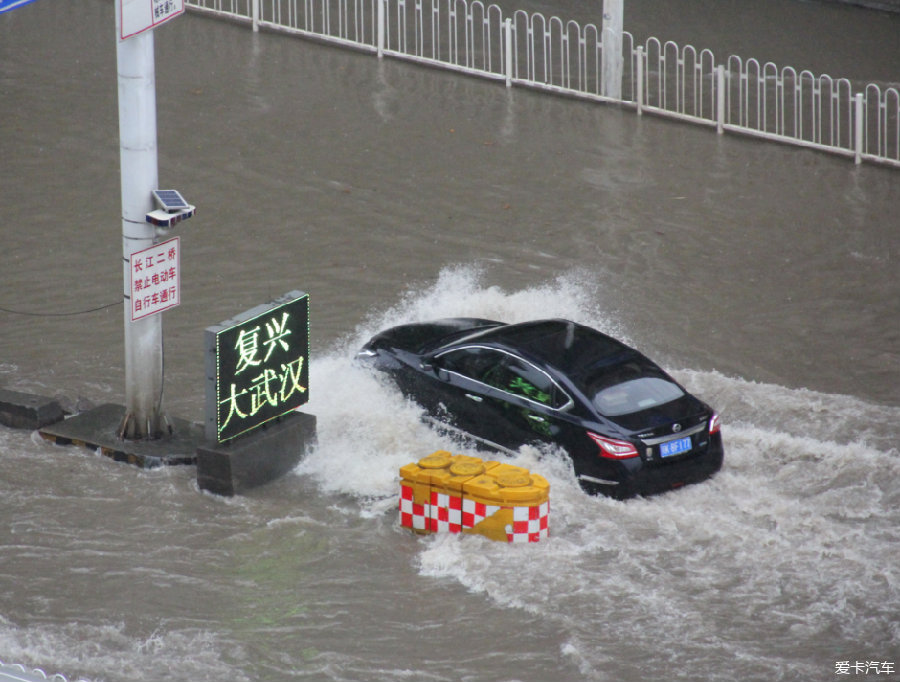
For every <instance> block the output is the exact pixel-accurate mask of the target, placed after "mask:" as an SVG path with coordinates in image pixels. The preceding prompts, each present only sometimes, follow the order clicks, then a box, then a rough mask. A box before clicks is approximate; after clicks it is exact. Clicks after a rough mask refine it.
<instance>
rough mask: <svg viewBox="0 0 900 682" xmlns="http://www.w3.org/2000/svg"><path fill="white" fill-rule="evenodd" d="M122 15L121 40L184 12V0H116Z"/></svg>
mask: <svg viewBox="0 0 900 682" xmlns="http://www.w3.org/2000/svg"><path fill="white" fill-rule="evenodd" d="M118 3H119V8H120V9H119V11H120V12H121V16H122V28H121V33H120V37H121V39H122V40H125V39H126V38H130V37H131V36H134V35H137V34H138V33H142V32H143V31H146V30H147V29H150V28H156V27H157V26H159V25H160V24H162V23H164V22H166V21H168V20H169V19H172V18H173V17H177V16H178V15H179V14H182V13H183V12H184V0H118Z"/></svg>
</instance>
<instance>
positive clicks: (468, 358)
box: [437, 348, 506, 383]
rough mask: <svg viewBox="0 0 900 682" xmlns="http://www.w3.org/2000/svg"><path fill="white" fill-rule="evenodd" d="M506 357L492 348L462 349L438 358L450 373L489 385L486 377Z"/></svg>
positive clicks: (439, 363) (440, 363) (440, 364)
mask: <svg viewBox="0 0 900 682" xmlns="http://www.w3.org/2000/svg"><path fill="white" fill-rule="evenodd" d="M505 357H506V356H505V354H504V353H501V352H499V351H495V350H491V349H490V348H462V349H460V350H454V351H450V352H449V353H444V354H443V355H441V356H440V357H438V358H437V363H438V365H439V366H440V367H442V368H443V369H446V370H447V371H449V372H455V373H456V374H460V375H462V376H464V377H468V378H469V379H474V380H475V381H480V382H482V383H489V382H488V381H486V379H485V377H486V376H489V375H490V374H491V373H492V372H493V371H494V370H495V369H496V368H497V367H499V366H500V365H501V364H502V363H503V360H504V358H505Z"/></svg>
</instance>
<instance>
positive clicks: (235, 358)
mask: <svg viewBox="0 0 900 682" xmlns="http://www.w3.org/2000/svg"><path fill="white" fill-rule="evenodd" d="M206 350H207V373H206V376H207V390H206V436H207V438H208V439H209V440H213V441H215V442H217V443H222V442H225V441H227V440H231V439H232V438H234V437H236V436H239V435H241V434H244V433H247V432H248V431H251V430H252V429H255V428H257V427H258V426H261V425H262V424H264V423H266V422H267V421H270V420H272V419H276V418H277V417H280V416H282V415H284V414H287V413H288V412H291V411H292V410H296V409H297V408H298V407H300V406H301V405H303V404H305V403H306V402H307V401H308V400H309V295H308V294H305V293H303V292H302V291H291V292H289V293H287V294H285V295H284V296H281V297H280V298H278V299H276V300H274V301H272V302H270V303H267V304H264V305H261V306H257V307H256V308H253V309H251V310H248V311H247V312H245V313H243V314H242V315H239V316H238V317H236V318H234V319H232V320H227V321H226V322H222V323H221V324H218V325H215V326H212V327H208V328H207V329H206Z"/></svg>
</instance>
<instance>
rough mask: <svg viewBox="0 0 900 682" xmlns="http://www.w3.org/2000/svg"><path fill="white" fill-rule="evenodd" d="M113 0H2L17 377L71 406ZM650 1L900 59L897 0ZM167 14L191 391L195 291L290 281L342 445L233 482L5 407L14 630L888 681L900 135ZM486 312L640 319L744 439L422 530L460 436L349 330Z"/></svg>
mask: <svg viewBox="0 0 900 682" xmlns="http://www.w3.org/2000/svg"><path fill="white" fill-rule="evenodd" d="M506 6H507V5H504V7H506ZM509 6H511V5H509ZM523 7H525V6H524V5H523ZM525 8H528V9H532V10H536V11H542V12H544V13H545V14H560V15H563V16H567V17H568V16H572V17H573V18H577V19H579V20H581V21H584V20H590V18H591V14H592V13H595V12H597V3H587V2H573V3H571V4H567V5H566V6H559V5H553V4H549V3H542V2H533V3H532V4H531V5H528V6H527V7H525ZM113 10H114V8H113V4H112V3H111V2H108V1H107V0H82V2H79V3H67V2H59V0H38V1H37V2H34V3H32V4H29V5H27V6H25V7H23V8H21V9H19V10H16V11H14V12H9V13H6V14H3V15H0V235H2V237H3V248H2V249H0V387H2V388H6V389H12V390H17V391H26V392H32V393H38V394H43V395H51V396H59V397H60V399H61V400H62V401H64V403H65V404H66V405H67V406H69V407H70V408H71V409H75V407H76V405H79V406H84V405H87V404H100V403H106V402H112V403H121V402H122V401H123V399H124V398H123V392H124V369H123V362H124V360H123V332H122V326H123V311H122V305H121V291H122V267H121V258H122V247H121V217H120V216H121V208H120V190H119V167H118V158H119V146H118V145H119V142H118V109H117V101H116V97H117V90H116V64H115V60H116V56H115V42H114V40H115V27H114V12H113ZM625 16H626V18H625V28H626V30H629V31H631V32H632V33H634V34H635V36H636V37H638V38H639V39H644V38H646V37H647V36H650V35H655V36H657V37H660V38H662V39H672V40H675V41H676V42H679V43H680V44H685V43H690V44H693V45H695V46H698V47H709V48H710V49H713V50H714V51H715V52H716V54H717V55H719V54H723V55H724V54H727V53H731V52H734V53H737V54H741V55H742V56H745V57H757V58H759V59H760V60H773V61H776V62H777V63H779V64H781V65H790V66H794V67H795V68H797V69H798V70H799V69H801V68H809V69H811V70H813V71H814V72H816V73H829V74H830V75H832V76H834V77H842V76H846V77H848V78H850V79H852V80H853V82H854V84H865V83H867V82H875V83H878V84H879V85H880V86H881V87H885V86H893V87H897V86H898V83H900V15H896V14H889V13H884V12H875V11H871V10H862V9H858V8H850V7H845V6H840V5H833V4H819V3H812V2H802V3H801V2H793V1H791V0H781V1H779V2H775V1H774V0H773V1H767V2H749V1H741V0H728V1H727V2H726V1H724V0H719V1H718V2H705V1H700V0H697V1H695V2H672V1H671V0H669V1H666V0H635V1H634V2H627V3H626V15H625ZM594 20H595V21H596V20H597V18H596V17H595V18H594ZM155 51H156V81H157V103H158V144H159V173H160V182H161V183H162V184H163V185H164V186H167V187H176V188H178V189H179V190H180V191H181V192H182V193H183V194H184V195H185V197H186V198H187V199H188V200H189V201H190V202H191V203H192V204H195V205H196V206H197V215H196V216H195V217H194V218H192V219H191V220H189V221H187V222H186V223H184V225H183V227H181V228H179V231H178V234H179V235H180V237H181V252H182V255H181V259H182V260H181V263H182V269H183V284H182V292H181V300H182V303H181V305H180V306H178V307H177V308H173V309H171V310H170V311H167V312H166V313H164V315H165V322H164V326H165V371H166V379H165V396H164V407H165V409H166V411H167V412H168V413H170V414H172V415H175V416H177V417H180V418H182V419H187V420H191V421H201V420H202V419H203V415H204V404H203V401H204V385H203V381H204V376H203V374H204V372H203V330H204V329H205V327H207V326H210V325H213V324H216V323H218V322H221V321H222V320H225V319H228V318H229V317H232V316H233V315H235V314H237V313H240V312H242V311H244V310H246V309H248V308H251V307H253V306H254V305H256V304H258V303H261V302H264V301H268V300H271V299H273V298H275V297H277V296H280V295H281V294H283V293H285V292H287V291H291V290H294V289H300V290H303V291H307V292H309V294H310V300H311V310H312V312H311V318H312V321H311V334H312V357H311V364H310V370H311V378H310V394H311V400H310V403H309V404H308V405H307V409H308V411H309V412H312V413H313V414H315V415H316V417H317V419H318V432H319V443H318V446H317V447H316V448H315V449H314V450H313V451H312V452H310V453H308V454H307V456H306V457H305V458H304V459H303V460H302V462H301V463H300V465H299V467H298V468H297V469H296V470H295V471H294V472H291V473H290V474H289V475H287V476H286V477H284V478H283V479H281V480H279V481H277V482H276V483H273V484H271V485H268V486H265V487H262V488H259V489H257V490H254V491H252V492H251V493H249V494H248V495H246V496H242V497H237V498H230V499H225V498H219V497H215V496H212V495H209V494H205V493H201V492H200V491H199V490H198V488H197V485H196V480H195V471H194V470H193V469H192V468H191V467H171V468H161V469H154V470H149V471H143V470H138V469H136V468H135V467H131V466H128V465H124V464H116V463H113V462H112V461H110V460H108V459H106V458H103V457H100V456H97V455H95V454H94V453H92V452H88V451H86V450H84V449H79V448H65V447H58V446H54V445H52V444H49V443H47V442H44V441H43V440H41V439H40V438H39V437H38V436H36V435H35V434H32V433H29V432H27V431H25V432H23V431H17V430H12V429H5V428H0V660H3V661H12V662H22V663H26V664H30V665H34V666H40V667H41V668H43V669H44V670H47V671H51V672H56V671H58V672H60V673H62V674H64V675H66V676H67V677H68V678H69V679H77V678H83V679H86V680H90V681H91V682H94V681H98V682H99V681H101V680H102V681H110V682H111V681H116V682H118V681H122V682H126V681H127V682H131V681H133V680H140V681H146V682H151V681H152V682H157V681H158V680H177V681H182V680H183V681H185V682H187V681H192V682H193V681H194V680H209V681H214V680H215V681H218V680H225V679H228V680H236V681H243V680H246V681H252V682H268V681H272V682H276V681H282V680H294V679H296V680H316V681H318V680H323V681H331V680H334V681H337V680H386V681H391V682H394V681H401V680H404V681H405V680H429V681H431V680H434V681H438V680H440V681H443V680H447V681H449V680H454V681H455V680H467V681H484V682H499V681H507V680H508V681H510V682H511V681H513V680H517V681H522V682H545V681H547V680H565V681H569V680H571V681H573V682H574V681H578V680H590V681H600V682H606V681H609V682H612V681H617V682H618V681H622V680H626V681H629V682H630V681H635V682H636V681H638V680H641V681H643V680H696V679H704V680H714V681H722V682H726V681H729V682H730V681H732V680H736V679H740V680H760V681H762V680H766V681H770V680H796V681H798V682H809V681H819V680H822V681H825V680H832V679H835V678H837V679H845V678H844V677H837V676H838V674H839V673H842V672H844V671H847V672H848V673H849V674H850V676H851V679H853V677H854V676H860V675H863V674H869V675H874V676H879V677H878V678H879V679H887V680H892V679H900V673H898V672H896V671H897V670H898V667H900V620H898V617H897V614H898V613H900V593H898V585H900V570H898V562H897V547H898V542H900V534H898V527H900V486H898V481H900V452H898V443H900V426H898V423H900V324H898V322H897V321H898V320H900V210H898V209H900V171H897V170H896V169H891V168H886V167H879V166H875V165H870V164H863V165H861V166H855V165H854V164H853V163H852V161H848V160H846V159H844V158H841V157H832V156H829V155H826V154H822V153H817V152H812V151H809V150H803V149H798V148H794V147H789V146H784V145H779V144H773V143H766V142H761V141H757V140H752V139H746V138H740V137H736V136H733V135H724V136H717V135H716V134H715V133H714V132H712V131H710V130H706V129H703V128H698V127H694V126H691V125H688V124H682V123H676V122H673V121H668V120H661V119H658V118H654V117H652V116H643V117H640V118H639V117H637V116H636V115H635V114H634V112H633V111H632V110H629V109H625V108H619V107H616V106H608V105H598V104H594V103H588V102H581V101H577V100H572V99H566V98H559V97H555V96H553V95H549V94H542V93H537V92H531V91H527V90H524V89H519V88H512V89H507V88H505V87H504V86H503V84H502V83H500V84H497V83H492V82H486V81H481V80H477V79H474V78H470V77H465V76H461V75H458V74H452V73H447V72H442V71H438V70H434V69H426V68H422V67H418V66H415V65H411V64H407V63H403V62H399V61H396V60H390V59H384V60H378V59H376V58H375V57H373V56H370V55H367V54H361V53H357V52H353V51H349V50H344V49H340V48H337V47H332V46H327V45H322V44H318V43H314V42H310V41H304V40H301V39H298V38H296V37H290V36H284V35H277V34H272V33H265V32H261V33H258V34H253V33H252V32H251V31H250V30H249V28H247V27H245V26H240V25H236V24H232V23H228V22H225V21H220V20H215V19H211V18H208V17H203V16H199V15H196V14H192V13H188V14H186V15H185V16H183V17H179V18H178V19H176V20H173V21H172V22H170V23H169V24H167V25H166V26H163V27H161V28H160V29H158V30H157V31H156V32H155ZM88 310H91V311H92V312H82V311H88ZM70 313H79V314H70ZM461 315H465V316H477V317H487V318H494V319H500V320H505V321H510V322H514V321H522V320H528V319H535V318H541V317H565V318H569V319H574V320H577V321H579V322H583V323H586V324H590V325H592V326H594V327H596V328H598V329H601V330H603V331H605V332H607V333H611V334H613V335H615V336H617V337H619V338H622V339H623V340H625V341H626V342H628V343H630V344H631V345H634V346H636V347H638V348H639V349H641V350H642V351H644V352H645V353H647V354H648V355H649V356H650V357H652V358H654V359H656V360H657V361H658V362H660V364H662V365H663V366H664V367H666V368H667V369H668V370H670V371H671V372H672V374H673V375H674V376H675V377H676V378H677V379H678V380H679V381H681V382H682V383H683V384H684V385H685V386H686V388H688V389H689V390H690V391H692V392H694V393H696V394H698V395H699V396H701V397H702V398H703V399H705V400H706V401H707V402H709V403H710V404H712V405H713V406H714V407H715V408H716V409H717V410H718V411H719V412H720V413H721V415H722V418H723V424H724V426H723V434H724V439H725V448H726V455H725V465H724V468H723V470H722V471H721V472H720V473H719V474H718V475H717V476H716V477H715V478H713V479H712V480H710V481H708V482H706V483H703V484H699V485H695V486H690V487H687V488H684V489H681V490H677V491H674V492H672V493H669V494H666V495H662V496H658V497H653V498H648V499H636V500H631V501H628V502H616V501H612V500H608V499H605V498H593V497H588V496H586V495H584V494H582V493H581V491H580V489H579V488H578V484H577V482H576V481H575V478H574V476H573V474H572V472H571V469H570V467H569V464H568V462H567V459H566V457H565V455H564V454H563V453H561V452H557V451H552V450H548V451H539V450H538V449H536V448H532V447H525V448H523V449H522V450H521V451H520V452H519V453H518V454H517V455H516V456H515V457H512V458H510V459H509V461H512V462H513V463H516V464H519V465H520V466H524V467H527V468H529V469H531V470H533V471H535V472H538V473H541V474H542V475H544V476H545V477H546V478H547V479H548V480H549V481H550V484H551V516H550V528H551V537H550V538H549V539H548V540H547V541H545V542H541V543H537V544H534V545H530V546H527V547H526V546H506V545H502V544H499V543H494V542H491V541H489V540H487V539H485V538H483V537H479V536H465V537H458V536H444V535H440V536H438V535H434V536H427V537H424V536H423V537H417V536H413V535H411V534H410V533H408V532H407V531H406V530H404V529H402V528H400V526H399V523H398V519H397V511H396V507H397V496H398V493H399V490H398V484H397V470H398V468H399V467H400V466H402V465H404V464H406V463H408V462H412V461H415V460H417V459H419V458H421V457H423V456H425V455H427V454H429V453H430V452H432V451H434V450H437V449H449V450H453V451H460V446H459V445H458V444H457V443H454V442H453V441H449V440H447V438H446V437H444V436H442V435H440V434H438V433H435V432H434V431H432V430H431V429H430V428H429V427H428V426H427V425H426V424H424V423H423V422H422V421H421V419H420V417H421V414H420V412H419V410H418V408H417V407H416V406H415V405H414V404H412V403H409V402H407V401H405V400H404V399H403V398H402V396H400V395H399V394H398V393H397V392H396V391H395V390H394V389H392V388H391V387H390V386H389V385H387V384H385V383H384V382H382V381H380V380H379V379H378V378H377V377H375V376H373V375H371V374H369V373H367V372H366V371H365V370H364V369H362V368H360V367H358V366H356V365H354V363H353V362H352V358H353V354H354V352H355V350H356V349H357V348H358V347H359V346H360V345H361V344H362V343H363V342H364V341H365V340H366V339H367V338H368V337H369V336H371V335H372V334H374V333H375V332H376V331H378V330H379V329H382V328H384V327H386V326H389V325H393V324H399V323H403V322H408V321H414V320H423V319H430V318H437V317H443V316H461ZM469 454H480V455H482V456H486V457H490V456H494V455H490V454H488V453H476V452H469ZM845 664H846V667H845ZM876 664H877V665H876Z"/></svg>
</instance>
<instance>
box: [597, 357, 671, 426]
mask: <svg viewBox="0 0 900 682" xmlns="http://www.w3.org/2000/svg"><path fill="white" fill-rule="evenodd" d="M584 388H585V394H586V395H588V396H590V397H591V401H592V402H593V404H594V407H596V408H597V410H598V411H599V412H600V414H603V415H606V416H607V417H618V416H620V415H624V414H633V413H635V412H640V411H642V410H649V409H651V408H654V407H657V406H659V405H664V404H665V403H669V402H672V401H673V400H678V398H680V397H681V396H683V395H684V391H683V390H682V388H681V387H680V386H679V385H678V384H676V383H675V382H674V381H672V380H671V379H670V378H669V377H668V376H666V374H665V372H663V371H662V370H661V369H660V368H659V367H657V366H656V365H655V364H653V363H652V362H651V361H650V360H647V359H646V358H644V357H643V356H640V355H637V354H631V355H630V357H626V358H623V361H620V362H617V363H615V364H611V365H605V366H598V367H595V368H594V371H593V372H592V373H591V374H590V375H589V376H588V378H587V380H586V381H584Z"/></svg>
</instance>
